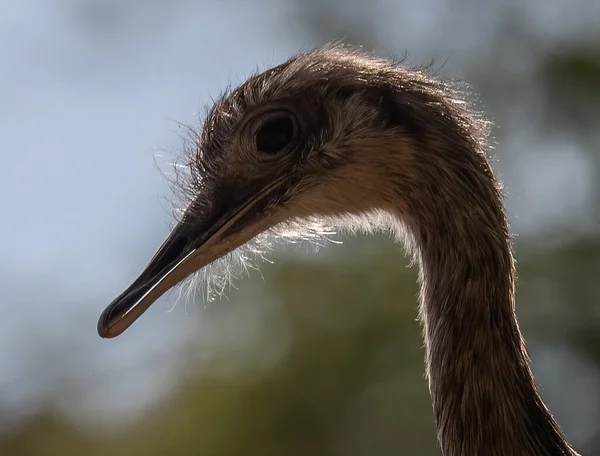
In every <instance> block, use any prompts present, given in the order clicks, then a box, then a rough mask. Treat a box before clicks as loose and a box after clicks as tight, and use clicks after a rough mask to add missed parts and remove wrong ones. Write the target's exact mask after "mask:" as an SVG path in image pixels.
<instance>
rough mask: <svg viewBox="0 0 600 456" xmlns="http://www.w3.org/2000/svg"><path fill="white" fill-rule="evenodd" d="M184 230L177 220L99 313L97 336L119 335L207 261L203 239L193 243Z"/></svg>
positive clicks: (187, 231)
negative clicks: (129, 281)
mask: <svg viewBox="0 0 600 456" xmlns="http://www.w3.org/2000/svg"><path fill="white" fill-rule="evenodd" d="M188 233H189V230H188V229H187V226H186V225H185V224H184V223H182V222H180V223H178V224H177V226H176V227H175V228H174V229H173V231H171V234H170V235H169V237H168V238H167V239H166V241H165V242H164V243H163V244H162V246H161V247H160V248H159V249H158V251H157V252H156V254H155V255H154V257H153V258H152V260H150V263H148V266H146V269H145V270H144V271H143V272H142V274H141V275H140V276H139V277H138V278H137V279H136V281H135V282H133V283H132V284H131V286H130V287H129V288H127V289H126V290H125V291H124V292H123V293H122V294H121V295H120V296H118V297H117V298H116V299H115V300H114V301H113V302H111V303H110V304H109V306H108V307H107V308H106V309H105V310H104V312H102V315H101V316H100V319H99V321H98V334H100V336H101V337H105V338H111V337H115V336H118V335H119V334H121V333H122V332H123V331H125V330H126V329H127V328H128V327H129V326H130V325H131V324H132V323H133V322H134V321H135V320H137V319H138V317H140V315H142V314H143V313H144V312H145V311H146V310H147V309H148V308H149V307H150V305H151V304H152V303H153V302H154V301H156V300H157V299H158V298H159V297H160V296H162V295H163V294H164V293H165V292H166V291H167V290H169V289H170V288H172V287H173V286H174V285H176V284H177V283H179V282H181V281H182V280H184V279H185V278H186V277H188V276H189V275H190V274H192V273H193V272H194V271H196V270H198V269H200V268H201V267H202V266H204V265H205V264H208V263H209V262H210V261H206V258H204V257H206V255H203V253H204V252H205V251H206V248H203V246H205V245H206V242H201V241H200V242H197V243H196V244H195V243H194V242H193V241H192V239H191V238H190V236H189V234H188ZM209 239H210V238H209ZM209 239H207V240H209ZM202 263H204V264H202Z"/></svg>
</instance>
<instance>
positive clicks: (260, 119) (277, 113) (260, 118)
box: [250, 108, 300, 136]
mask: <svg viewBox="0 0 600 456" xmlns="http://www.w3.org/2000/svg"><path fill="white" fill-rule="evenodd" d="M283 115H287V117H288V118H289V119H290V120H291V121H292V123H293V124H294V135H297V134H298V131H299V130H300V122H299V121H298V118H297V117H296V114H294V112H293V111H292V110H290V109H286V108H275V109H272V110H269V111H266V112H263V113H260V114H257V115H255V116H254V118H253V119H252V120H251V121H250V122H251V129H250V134H251V135H252V136H255V135H256V133H257V132H258V130H259V129H260V128H261V127H262V126H263V125H264V124H265V123H266V122H268V121H270V120H273V119H277V118H278V117H282V116H283Z"/></svg>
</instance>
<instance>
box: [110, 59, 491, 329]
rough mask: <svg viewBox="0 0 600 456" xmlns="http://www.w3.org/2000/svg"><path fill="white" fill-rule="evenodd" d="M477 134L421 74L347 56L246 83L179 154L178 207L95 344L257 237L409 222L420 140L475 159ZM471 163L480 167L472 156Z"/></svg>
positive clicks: (443, 89) (421, 159)
mask: <svg viewBox="0 0 600 456" xmlns="http://www.w3.org/2000/svg"><path fill="white" fill-rule="evenodd" d="M432 108H433V109H432ZM431 111H433V112H431ZM481 127H482V123H481V122H478V121H476V119H475V118H474V117H472V116H470V115H469V113H468V112H467V111H466V110H464V107H463V105H462V102H460V101H459V100H458V99H457V98H455V97H454V93H452V92H451V91H450V89H449V87H447V86H446V85H444V84H442V83H440V82H437V81H434V80H433V79H430V78H429V77H428V76H427V75H426V73H425V71H421V70H408V69H404V68H402V67H401V66H400V65H398V64H397V63H394V62H391V61H389V60H380V59H376V58H373V57H369V56H367V55H364V54H362V53H360V52H358V51H349V50H347V49H346V48H340V47H333V48H327V49H322V50H318V51H313V52H310V53H306V54H301V55H299V56H296V57H294V58H293V59H291V60H289V61H287V62H285V63H284V64H282V65H279V66H277V67H275V68H272V69H270V70H268V71H266V72H264V73H262V74H259V75H257V76H254V77H252V78H250V79H249V80H248V81H246V82H245V83H244V84H243V85H241V86H240V87H238V88H237V89H235V90H233V91H231V92H230V93H228V94H226V95H224V96H223V97H221V99H220V100H219V101H218V102H217V103H216V104H215V105H214V107H213V108H212V109H211V110H210V111H209V113H208V116H207V119H206V121H205V124H204V127H203V130H202V134H201V135H198V136H197V139H198V140H197V143H196V144H195V145H194V147H193V149H192V150H191V154H190V157H189V158H190V160H189V171H190V175H189V176H188V181H186V183H185V184H187V186H188V190H190V192H189V193H191V194H192V198H191V200H190V202H189V205H188V207H187V209H186V210H185V212H184V214H183V216H182V218H181V220H180V222H179V223H178V224H177V225H176V226H175V228H174V229H173V230H172V232H171V234H170V235H169V236H168V238H167V239H166V241H165V242H164V243H163V245H162V246H161V247H160V248H159V250H158V252H157V253H156V254H155V256H154V258H152V260H151V261H150V263H149V264H148V266H147V268H146V269H145V270H144V271H143V273H142V274H141V275H140V277H139V278H138V279H137V280H136V281H135V282H134V283H133V284H132V285H131V286H130V287H129V288H128V289H127V290H126V291H125V292H124V293H122V294H121V295H120V296H119V297H118V298H117V299H115V300H114V301H113V302H112V303H111V304H110V306H109V307H108V308H107V309H106V310H105V312H104V313H103V315H102V317H101V318H100V321H99V325H98V330H99V333H100V335H101V336H103V337H114V336H116V335H118V334H120V333H121V332H122V331H123V330H125V329H126V328H127V327H128V326H129V325H131V324H132V323H133V321H135V320H136V319H137V318H138V317H139V316H140V315H141V314H142V313H143V312H144V311H145V310H146V309H147V308H148V307H149V306H150V305H151V304H152V303H153V302H154V301H155V300H156V299H158V298H159V297H160V296H161V295H162V294H163V293H164V292H165V291H167V290H168V289H170V288H171V287H173V286H174V285H176V284H178V283H179V282H181V281H182V280H184V279H186V278H187V277H189V276H190V275H191V274H193V273H194V272H196V271H198V270H200V269H201V268H203V267H205V266H207V265H208V264H210V263H212V262H213V261H215V260H216V259H218V258H220V257H222V256H224V255H226V254H227V253H229V252H231V251H232V250H234V249H236V248H238V247H240V246H242V245H244V244H246V243H247V242H248V241H250V240H252V239H253V238H255V237H256V236H258V235H260V234H261V233H264V232H269V231H271V232H273V231H280V232H281V231H284V230H285V228H286V226H289V224H290V223H294V224H295V226H296V227H298V226H301V225H299V224H298V223H295V222H306V229H307V230H309V229H310V226H311V225H310V224H309V223H308V221H309V220H312V221H315V220H319V219H328V220H336V219H339V218H344V219H345V220H346V222H348V221H350V220H354V221H355V222H360V223H361V225H362V226H363V227H367V228H369V227H370V228H373V227H378V226H379V225H380V222H381V221H382V220H384V218H383V217H375V214H376V213H377V212H379V213H380V214H384V213H392V212H393V213H397V212H398V211H400V212H403V213H404V215H405V217H404V220H403V222H404V223H405V224H410V223H411V220H410V217H411V213H410V210H409V209H408V208H407V207H404V208H403V207H398V204H399V203H400V204H401V205H404V206H406V205H408V204H410V203H411V201H412V200H414V197H412V198H408V195H410V194H412V195H414V194H415V192H417V193H418V192H422V191H427V189H424V188H419V186H422V184H421V181H422V180H423V179H424V178H426V177H425V176H423V175H419V169H418V168H419V167H423V166H425V168H426V167H427V165H426V163H427V161H428V160H431V159H433V160H435V157H433V158H432V157H431V152H430V151H428V150H422V146H423V145H424V144H423V143H424V142H427V143H428V148H429V149H430V148H431V147H432V146H433V147H435V145H436V143H442V142H447V141H456V140H458V139H460V140H461V141H470V142H472V143H473V146H474V147H476V148H477V149H478V150H479V149H480V147H481V141H482V138H483V136H482V132H483V129H482V128H481ZM440 135H444V136H445V137H439V136H440ZM427 155H430V157H427ZM471 160H472V161H476V162H481V163H482V164H484V165H485V159H484V157H483V156H477V155H475V156H474V157H472V158H471ZM435 184H436V183H435V182H431V181H429V182H428V185H433V186H435ZM402 192H405V194H406V196H407V198H406V199H405V200H404V202H402V198H401V196H402ZM399 196H400V199H399V198H398V197H399ZM365 214H371V215H372V216H371V217H369V218H362V220H361V219H360V218H359V217H361V216H364V215H365ZM390 220H391V219H390ZM295 233H297V234H299V235H301V234H302V233H301V232H300V231H297V230H296V231H295Z"/></svg>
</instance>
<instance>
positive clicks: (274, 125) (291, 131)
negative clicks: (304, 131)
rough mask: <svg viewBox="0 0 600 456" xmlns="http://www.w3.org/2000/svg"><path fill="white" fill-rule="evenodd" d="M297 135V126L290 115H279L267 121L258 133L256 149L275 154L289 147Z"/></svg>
mask: <svg viewBox="0 0 600 456" xmlns="http://www.w3.org/2000/svg"><path fill="white" fill-rule="evenodd" d="M295 133H296V124H295V122H294V120H293V119H292V118H291V117H290V115H289V114H278V115H277V116H276V117H272V118H270V119H268V120H266V121H265V122H264V123H263V124H262V125H261V126H260V128H259V129H258V131H257V132H256V149H257V150H258V151H259V152H263V153H265V154H275V153H277V152H280V151H281V150H283V149H284V148H285V147H286V146H288V145H289V144H290V143H291V142H292V139H294V136H295Z"/></svg>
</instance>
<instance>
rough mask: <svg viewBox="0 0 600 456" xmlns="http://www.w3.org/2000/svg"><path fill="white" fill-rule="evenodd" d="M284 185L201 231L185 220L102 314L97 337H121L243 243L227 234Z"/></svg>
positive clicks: (211, 220) (215, 218) (211, 219)
mask: <svg viewBox="0 0 600 456" xmlns="http://www.w3.org/2000/svg"><path fill="white" fill-rule="evenodd" d="M282 181H283V177H282V178H280V179H277V181H276V182H273V183H272V184H271V185H269V186H267V187H266V188H264V189H263V190H262V191H260V192H259V193H258V194H257V195H255V196H254V197H253V198H251V199H250V200H249V201H247V202H246V203H244V204H242V205H238V206H237V207H235V208H234V209H231V210H228V211H225V212H223V213H219V214H213V215H212V216H209V217H208V218H207V219H206V222H205V223H202V225H203V226H201V227H192V226H191V223H190V222H189V221H186V218H185V216H184V218H183V219H182V221H180V222H179V223H178V224H177V225H176V226H175V228H174V229H173V230H172V231H171V233H170V234H169V236H168V237H167V239H166V240H165V242H164V243H163V244H162V245H161V246H160V248H159V249H158V251H157V252H156V254H155V255H154V257H153V258H152V259H151V260H150V262H149V263H148V266H146V269H144V271H143V272H142V273H141V275H140V276H139V277H138V278H137V279H136V280H135V282H133V283H132V284H131V286H129V288H127V289H126V290H125V291H124V292H123V293H122V294H121V295H120V296H118V297H117V298H116V299H115V300H114V301H113V302H111V303H110V304H109V305H108V307H107V308H106V309H105V310H104V312H102V315H101V316H100V319H99V321H98V334H100V336H101V337H105V338H112V337H116V336H118V335H119V334H121V333H122V332H123V331H125V330H126V329H127V328H128V327H129V326H131V325H132V324H133V322H134V321H135V320H137V319H138V318H139V317H140V316H141V315H142V314H143V313H144V312H145V311H146V310H147V309H148V308H149V307H150V305H151V304H152V303H153V302H154V301H156V300H157V299H158V298H159V297H160V296H162V295H163V294H164V293H165V292H166V291H167V290H169V289H170V288H172V287H173V286H175V285H177V284H178V283H179V282H181V281H182V280H184V279H185V278H187V277H188V276H190V275H191V274H192V273H194V272H196V271H198V270H199V269H201V268H202V267H204V266H206V265H208V264H210V263H211V262H213V261H214V260H216V259H217V258H219V257H221V256H223V255H225V254H227V253H228V252H229V251H231V250H233V249H235V248H236V247H238V246H239V244H241V243H243V242H239V240H238V244H237V245H236V243H232V242H227V239H226V238H227V236H228V231H229V230H230V228H231V227H232V226H233V225H234V224H235V223H236V222H239V221H240V220H241V219H242V218H243V217H244V216H247V215H250V214H249V212H250V210H251V209H252V208H256V206H257V203H259V204H258V205H260V202H261V201H264V200H265V199H266V198H265V197H267V196H268V194H269V193H271V191H272V190H274V189H275V188H276V187H277V186H279V184H280V183H281V182H282ZM256 234H258V233H256ZM246 240H248V239H246Z"/></svg>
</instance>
